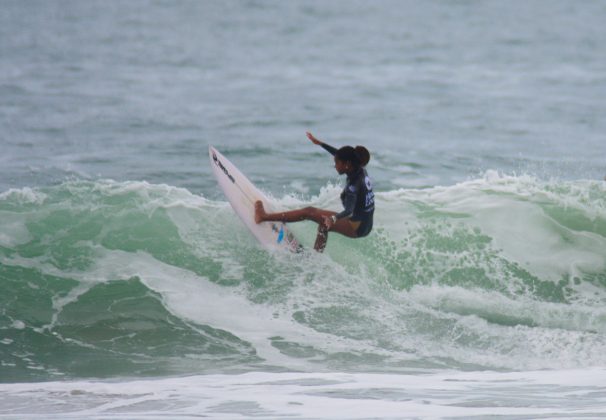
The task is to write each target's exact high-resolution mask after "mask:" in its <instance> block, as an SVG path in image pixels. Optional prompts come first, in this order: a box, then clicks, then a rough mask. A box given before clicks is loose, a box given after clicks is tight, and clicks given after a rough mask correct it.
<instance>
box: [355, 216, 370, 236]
mask: <svg viewBox="0 0 606 420" xmlns="http://www.w3.org/2000/svg"><path fill="white" fill-rule="evenodd" d="M352 222H361V223H360V226H358V229H357V230H356V233H357V234H358V236H357V237H358V238H363V237H365V236H366V235H368V234H369V233H370V231H371V230H372V215H371V216H370V217H367V218H364V219H362V220H352Z"/></svg>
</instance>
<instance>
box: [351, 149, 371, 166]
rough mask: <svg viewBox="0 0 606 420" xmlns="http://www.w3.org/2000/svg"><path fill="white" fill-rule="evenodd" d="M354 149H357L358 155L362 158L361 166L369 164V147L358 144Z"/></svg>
mask: <svg viewBox="0 0 606 420" xmlns="http://www.w3.org/2000/svg"><path fill="white" fill-rule="evenodd" d="M354 150H355V151H356V155H357V156H358V159H359V160H360V166H366V165H368V162H369V161H370V152H369V151H368V149H367V148H366V147H364V146H356V148H355V149H354Z"/></svg>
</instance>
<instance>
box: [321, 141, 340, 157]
mask: <svg viewBox="0 0 606 420" xmlns="http://www.w3.org/2000/svg"><path fill="white" fill-rule="evenodd" d="M320 146H322V148H323V149H324V150H326V151H327V152H328V153H330V154H331V155H333V156H334V155H335V153H337V149H335V148H334V147H332V146H331V145H330V144H326V143H320Z"/></svg>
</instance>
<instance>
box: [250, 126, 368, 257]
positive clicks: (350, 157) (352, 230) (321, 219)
mask: <svg viewBox="0 0 606 420" xmlns="http://www.w3.org/2000/svg"><path fill="white" fill-rule="evenodd" d="M307 137H308V138H309V139H310V140H311V141H312V142H313V143H314V144H317V145H319V146H322V147H323V148H324V149H325V150H326V151H328V152H329V153H330V154H332V155H333V156H334V157H335V158H334V159H335V169H336V170H337V172H338V173H339V175H343V174H346V175H347V185H345V188H344V189H343V192H342V193H341V202H342V203H343V207H344V210H343V211H342V212H340V213H337V212H334V211H330V210H323V209H318V208H315V207H305V208H303V209H300V210H292V211H287V212H282V213H265V209H264V208H263V203H262V202H261V201H257V202H256V203H255V221H256V222H257V223H261V222H266V221H280V222H299V221H301V220H312V221H314V222H316V223H317V224H318V236H317V237H316V243H315V244H314V249H315V250H316V251H318V252H322V251H324V248H325V247H326V241H327V239H328V232H329V231H332V232H337V233H340V234H341V235H345V236H348V237H350V238H362V237H364V236H366V235H368V234H369V233H370V231H371V230H372V218H373V214H374V210H375V195H374V192H373V191H372V184H371V182H370V178H369V177H368V174H367V173H366V170H365V169H364V167H365V166H366V164H367V163H368V161H369V160H370V153H369V152H368V150H367V149H366V148H365V147H363V146H356V147H355V148H353V147H351V146H344V147H341V148H340V149H335V148H334V147H332V146H330V145H328V144H326V143H324V142H322V141H320V140H318V139H317V138H315V137H314V136H313V134H311V133H307Z"/></svg>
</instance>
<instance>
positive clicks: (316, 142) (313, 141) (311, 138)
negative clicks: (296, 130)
mask: <svg viewBox="0 0 606 420" xmlns="http://www.w3.org/2000/svg"><path fill="white" fill-rule="evenodd" d="M305 134H307V138H308V139H310V140H311V142H312V143H313V144H322V142H321V141H320V140H318V139H317V138H315V137H314V135H313V134H311V133H310V132H309V131H307V132H306V133H305Z"/></svg>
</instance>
